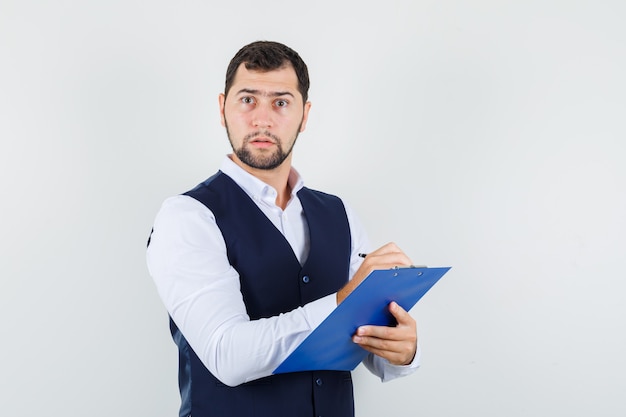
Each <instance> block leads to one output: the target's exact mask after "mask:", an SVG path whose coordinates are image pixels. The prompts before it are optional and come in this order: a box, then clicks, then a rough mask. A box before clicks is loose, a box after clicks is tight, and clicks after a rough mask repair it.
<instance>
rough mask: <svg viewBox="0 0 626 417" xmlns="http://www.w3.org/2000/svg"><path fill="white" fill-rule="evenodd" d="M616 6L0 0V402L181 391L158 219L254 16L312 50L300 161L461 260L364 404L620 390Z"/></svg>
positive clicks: (375, 222)
mask: <svg viewBox="0 0 626 417" xmlns="http://www.w3.org/2000/svg"><path fill="white" fill-rule="evenodd" d="M625 5H626V3H624V2H622V1H618V0H615V1H608V0H606V1H565V0H563V1H556V0H552V1H550V0H548V1H532V0H531V1H496V0H493V1H487V0H482V1H480V0H479V1H423V0H415V1H411V0H404V1H403V0H388V1H385V2H382V3H381V2H378V3H372V2H363V1H343V2H342V1H316V2H306V3H305V2H297V1H275V2H271V3H270V2H257V1H250V0H240V1H236V2H217V1H214V2H209V1H186V2H173V1H162V0H156V1H138V0H125V1H107V2H105V1H73V0H68V1H56V2H43V1H42V2H36V1H12V0H0V139H1V145H0V170H1V175H0V190H1V191H2V204H1V210H2V211H1V215H0V232H1V233H0V244H1V246H0V250H1V253H2V255H1V259H0V279H1V287H0V315H1V316H2V339H1V341H2V343H1V344H0V415H3V416H44V415H45V416H51V415H63V416H83V415H89V416H92V417H100V416H102V417H110V416H174V415H176V413H177V408H178V401H179V400H178V392H177V385H176V374H177V369H176V363H177V352H176V348H175V346H174V343H173V342H172V341H171V340H170V337H169V334H168V328H167V324H168V323H167V314H166V312H165V310H164V308H163V307H162V305H161V302H160V300H159V299H158V296H157V294H156V291H155V289H154V286H153V284H152V281H151V279H150V277H149V275H148V273H147V270H146V266H145V244H146V239H147V237H148V234H149V232H150V228H151V225H152V221H153V219H154V215H155V214H156V212H157V210H158V208H159V206H160V204H161V202H162V200H163V199H165V198H166V197H168V196H170V195H174V194H178V193H180V192H183V191H185V190H187V189H189V188H191V187H193V186H194V185H195V184H197V183H198V182H200V181H202V180H203V179H205V178H206V177H208V176H210V175H211V174H213V173H214V172H215V170H216V169H217V168H218V166H219V163H220V161H221V159H222V157H223V155H224V154H225V153H227V152H228V151H229V147H228V142H227V140H226V137H225V134H224V132H223V129H222V128H221V126H220V125H219V118H218V105H217V95H218V94H219V93H220V92H221V91H222V89H223V82H224V74H225V70H226V66H227V64H228V61H229V60H230V58H231V57H232V56H233V55H234V53H235V52H236V51H237V50H238V49H239V48H240V47H241V46H243V45H244V44H246V43H249V42H251V41H254V40H259V39H270V40H277V41H281V42H284V43H286V44H287V45H289V46H291V47H293V48H294V49H296V50H297V51H298V52H299V53H300V54H301V56H302V57H303V58H304V60H305V61H306V62H307V63H308V65H309V70H310V73H311V78H312V87H311V91H310V99H311V101H312V103H313V107H312V110H311V117H310V120H309V125H308V129H307V131H306V132H305V133H304V134H302V135H301V136H300V139H299V143H298V145H296V149H295V152H296V156H295V166H296V167H297V168H298V169H299V170H300V172H301V173H302V175H303V176H304V178H305V180H306V181H307V184H308V185H309V186H311V187H313V188H317V189H321V190H324V191H327V192H331V193H335V194H338V195H340V196H342V197H344V199H345V200H346V201H347V202H348V203H349V204H350V205H351V206H352V207H353V208H354V209H355V210H356V211H357V213H358V214H359V216H360V217H361V220H362V221H363V222H364V223H365V225H366V227H367V229H368V231H369V233H370V237H371V240H372V241H373V243H375V244H376V245H381V244H383V243H386V242H387V241H395V242H397V243H398V244H399V245H400V246H401V247H402V248H404V249H405V251H406V252H407V253H408V254H409V255H410V256H411V257H412V259H413V261H414V262H415V263H424V264H427V265H430V266H452V270H451V271H450V272H449V273H448V274H447V275H446V276H445V277H444V278H443V279H442V280H441V281H440V282H439V283H438V284H436V286H435V287H433V289H432V290H431V291H430V292H429V293H428V294H426V296H425V297H424V298H423V299H422V301H421V302H420V303H419V304H418V305H417V306H416V307H415V308H414V309H413V310H412V314H413V315H414V316H415V317H416V319H417V321H418V326H419V334H420V340H421V343H422V347H423V366H422V369H420V370H419V371H418V372H417V373H416V374H415V375H412V376H411V377H408V378H404V379H402V380H398V381H394V382H391V383H388V384H382V383H380V382H379V381H378V380H377V379H375V378H373V377H372V376H370V375H369V374H368V373H367V372H365V371H364V370H363V369H362V368H358V370H357V371H356V374H355V392H356V401H357V415H358V416H360V417H366V416H380V415H419V416H429V417H430V416H461V415H466V416H474V415H480V416H494V417H495V416H553V415H568V416H588V415H598V416H600V415H601V416H623V415H625V414H626V402H624V400H623V393H624V388H625V387H626V360H625V354H624V352H625V351H626V336H625V335H624V327H625V323H624V322H625V318H626V307H625V303H624V300H625V296H624V293H625V290H626V284H625V283H624V278H626V276H625V275H626V274H625V272H624V270H625V266H626V265H625V259H626V220H625V219H626V163H625V157H626V144H625V143H624V140H625V139H626V125H625V117H624V116H625V114H626V113H625V110H626V98H625V97H626V81H625V76H624V74H626V46H625V45H626V26H625V25H624V20H625V18H626V6H625Z"/></svg>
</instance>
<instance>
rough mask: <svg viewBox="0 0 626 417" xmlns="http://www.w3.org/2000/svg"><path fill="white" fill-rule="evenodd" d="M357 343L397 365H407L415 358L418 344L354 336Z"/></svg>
mask: <svg viewBox="0 0 626 417" xmlns="http://www.w3.org/2000/svg"><path fill="white" fill-rule="evenodd" d="M354 340H355V343H357V344H358V345H359V346H360V347H361V348H363V349H365V350H366V351H368V352H370V353H373V354H375V355H377V356H380V357H382V358H385V359H387V360H388V361H389V362H391V363H393V364H395V365H406V364H408V363H410V362H411V361H412V360H413V357H414V356H415V351H416V345H415V344H413V343H410V342H406V341H395V340H388V339H379V338H376V337H369V336H354Z"/></svg>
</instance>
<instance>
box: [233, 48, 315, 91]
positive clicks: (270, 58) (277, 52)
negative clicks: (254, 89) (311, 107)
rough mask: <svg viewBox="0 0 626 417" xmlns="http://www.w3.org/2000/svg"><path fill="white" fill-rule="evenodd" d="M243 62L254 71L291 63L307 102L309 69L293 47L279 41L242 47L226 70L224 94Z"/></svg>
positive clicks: (275, 68)
mask: <svg viewBox="0 0 626 417" xmlns="http://www.w3.org/2000/svg"><path fill="white" fill-rule="evenodd" d="M241 64H245V66H246V68H247V69H249V70H252V71H262V72H266V71H273V70H277V69H280V68H283V67H285V66H287V65H288V64H291V66H292V67H293V69H294V70H295V72H296V76H297V77H298V91H300V94H301V95H302V101H303V102H304V103H306V101H307V100H308V97H309V71H308V69H307V67H306V64H305V63H304V61H303V60H302V58H300V55H298V53H297V52H296V51H294V50H293V49H291V48H289V47H288V46H286V45H283V44H282V43H278V42H270V41H257V42H252V43H251V44H248V45H246V46H244V47H243V48H241V49H240V50H239V52H237V53H236V54H235V56H234V57H233V59H231V61H230V64H228V69H227V70H226V85H225V87H224V94H225V95H228V90H230V87H231V86H232V84H233V81H234V79H235V73H236V72H237V69H238V68H239V66H240V65H241Z"/></svg>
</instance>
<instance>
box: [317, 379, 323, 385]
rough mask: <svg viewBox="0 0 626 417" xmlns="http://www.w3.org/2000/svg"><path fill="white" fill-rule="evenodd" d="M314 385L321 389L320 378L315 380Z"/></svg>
mask: <svg viewBox="0 0 626 417" xmlns="http://www.w3.org/2000/svg"><path fill="white" fill-rule="evenodd" d="M315 383H316V384H317V386H318V387H321V386H322V383H323V382H322V378H317V379H316V380H315Z"/></svg>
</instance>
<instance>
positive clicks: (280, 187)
mask: <svg viewBox="0 0 626 417" xmlns="http://www.w3.org/2000/svg"><path fill="white" fill-rule="evenodd" d="M230 158H231V159H232V160H233V162H235V163H236V164H237V165H239V166H240V167H241V168H243V169H244V170H245V171H246V172H247V173H249V174H251V175H254V176H255V177H257V178H258V179H260V180H261V181H263V182H264V183H266V184H267V185H269V186H271V187H273V188H274V189H275V190H276V193H277V196H276V205H277V206H278V207H280V208H281V209H283V210H284V209H285V207H287V203H288V202H289V200H290V199H291V187H290V186H289V174H290V173H291V155H289V156H288V157H287V159H285V160H284V161H283V163H282V164H280V165H279V166H278V167H276V168H274V169H258V168H252V167H251V166H248V165H246V164H244V163H243V162H241V160H240V159H239V158H237V155H235V154H232V155H230Z"/></svg>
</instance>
